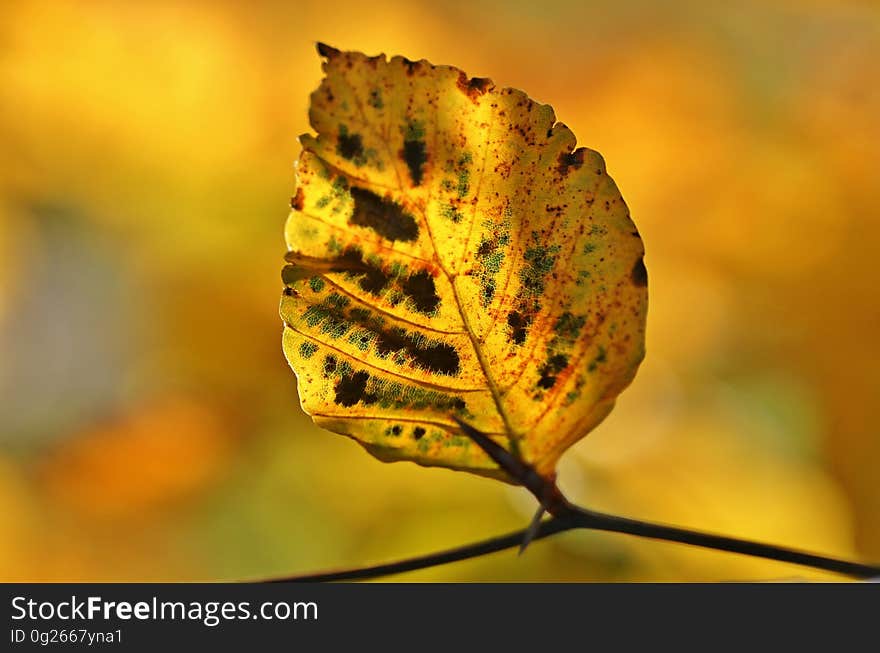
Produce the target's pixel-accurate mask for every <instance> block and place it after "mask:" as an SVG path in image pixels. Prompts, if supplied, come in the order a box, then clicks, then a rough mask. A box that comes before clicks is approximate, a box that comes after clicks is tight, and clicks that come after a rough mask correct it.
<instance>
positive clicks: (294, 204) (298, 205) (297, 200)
mask: <svg viewBox="0 0 880 653" xmlns="http://www.w3.org/2000/svg"><path fill="white" fill-rule="evenodd" d="M304 200H305V197H304V195H303V189H302V188H297V189H296V195H294V196H293V197H291V198H290V208H292V209H293V210H294V211H302V210H303V202H304Z"/></svg>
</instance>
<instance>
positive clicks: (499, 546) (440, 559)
mask: <svg viewBox="0 0 880 653" xmlns="http://www.w3.org/2000/svg"><path fill="white" fill-rule="evenodd" d="M570 528H574V527H573V526H572V525H571V524H569V523H566V522H563V521H561V520H556V519H552V520H547V521H543V522H541V525H540V526H539V527H538V530H537V531H536V533H535V535H534V537H533V538H532V540H540V539H542V538H545V537H547V536H548V535H553V534H555V533H559V532H561V531H566V530H569V529H570ZM524 535H525V531H524V530H522V531H515V532H513V533H508V534H507V535H499V536H498V537H493V538H491V539H488V540H483V541H482V542H474V543H473V544H467V545H465V546H460V547H456V548H454V549H449V550H447V551H440V552H438V553H431V554H428V555H424V556H418V557H416V558H407V559H406V560H398V561H397V562H389V563H386V564H381V565H376V566H374V567H359V568H355V569H345V570H342V571H327V572H319V573H316V574H303V575H301V576H288V577H282V578H271V579H269V580H267V581H264V582H268V583H326V582H330V581H338V580H366V579H369V578H379V577H381V576H390V575H391V574H401V573H403V572H406V571H415V570H417V569H427V568H428V567H436V566H438V565H445V564H447V563H450V562H458V561H459V560H468V559H470V558H477V557H479V556H482V555H486V554H489V553H495V552H496V551H503V550H504V549H509V548H511V547H514V546H519V545H520V543H521V542H522V541H523V536H524Z"/></svg>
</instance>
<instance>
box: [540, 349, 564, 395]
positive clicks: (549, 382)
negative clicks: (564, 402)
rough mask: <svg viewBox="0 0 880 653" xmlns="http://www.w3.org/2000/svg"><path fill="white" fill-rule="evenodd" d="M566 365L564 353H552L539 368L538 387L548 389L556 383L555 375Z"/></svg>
mask: <svg viewBox="0 0 880 653" xmlns="http://www.w3.org/2000/svg"><path fill="white" fill-rule="evenodd" d="M567 366H568V357H567V356H565V355H564V354H554V355H553V356H551V357H550V358H548V359H547V361H546V362H545V363H544V365H543V367H541V369H540V370H539V372H540V374H541V378H540V379H539V380H538V387H539V388H543V389H544V390H549V389H550V388H552V387H553V386H554V385H556V379H557V375H558V374H559V373H560V372H561V371H562V370H564V369H565V368H566V367H567Z"/></svg>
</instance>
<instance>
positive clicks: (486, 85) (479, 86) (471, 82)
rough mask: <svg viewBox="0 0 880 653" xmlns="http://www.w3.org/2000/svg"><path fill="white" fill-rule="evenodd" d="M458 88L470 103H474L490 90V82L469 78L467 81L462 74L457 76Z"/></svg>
mask: <svg viewBox="0 0 880 653" xmlns="http://www.w3.org/2000/svg"><path fill="white" fill-rule="evenodd" d="M457 85H458V88H459V89H460V90H461V92H462V93H464V94H465V95H467V96H468V97H469V98H470V99H471V101H473V102H476V101H477V98H479V97H480V96H481V95H485V94H486V92H487V91H488V90H489V89H490V88H492V80H491V79H488V78H486V77H471V78H470V79H468V77H467V75H465V74H464V72H461V73H459V75H458V82H457Z"/></svg>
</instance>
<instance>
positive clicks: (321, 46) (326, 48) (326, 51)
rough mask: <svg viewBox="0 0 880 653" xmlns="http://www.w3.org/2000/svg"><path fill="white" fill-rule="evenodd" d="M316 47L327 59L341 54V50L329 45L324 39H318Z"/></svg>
mask: <svg viewBox="0 0 880 653" xmlns="http://www.w3.org/2000/svg"><path fill="white" fill-rule="evenodd" d="M315 47H316V48H317V50H318V54H319V55H321V56H322V57H326V58H327V59H332V58H333V57H335V56H336V55H338V54H339V50H338V49H337V48H334V47H333V46H332V45H327V44H326V43H323V42H322V41H318V42H317V43H316V44H315Z"/></svg>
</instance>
